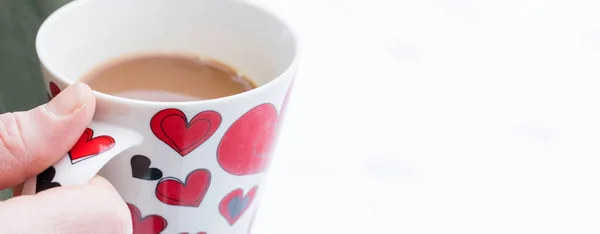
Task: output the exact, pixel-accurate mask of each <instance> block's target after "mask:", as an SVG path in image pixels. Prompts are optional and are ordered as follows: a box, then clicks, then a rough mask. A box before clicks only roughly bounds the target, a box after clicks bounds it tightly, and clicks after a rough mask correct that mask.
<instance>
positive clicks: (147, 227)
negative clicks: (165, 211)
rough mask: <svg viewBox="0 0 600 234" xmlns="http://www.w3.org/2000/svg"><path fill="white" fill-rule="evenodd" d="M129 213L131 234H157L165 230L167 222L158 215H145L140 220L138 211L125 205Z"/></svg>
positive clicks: (140, 213) (140, 215) (129, 205)
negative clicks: (131, 227) (131, 225)
mask: <svg viewBox="0 0 600 234" xmlns="http://www.w3.org/2000/svg"><path fill="white" fill-rule="evenodd" d="M127 206H128V207H129V212H131V222H132V223H133V234H159V233H160V232H162V231H164V230H165V229H166V228H167V220H166V219H165V218H163V217H161V216H159V215H147V216H146V217H144V218H142V212H140V209H138V208H137V207H135V206H134V205H132V204H129V203H127Z"/></svg>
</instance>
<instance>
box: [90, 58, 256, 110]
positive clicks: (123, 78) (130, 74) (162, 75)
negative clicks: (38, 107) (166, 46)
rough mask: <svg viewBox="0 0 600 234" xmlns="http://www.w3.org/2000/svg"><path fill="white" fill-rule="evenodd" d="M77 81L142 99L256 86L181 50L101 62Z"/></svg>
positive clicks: (220, 93)
mask: <svg viewBox="0 0 600 234" xmlns="http://www.w3.org/2000/svg"><path fill="white" fill-rule="evenodd" d="M80 81H82V82H84V83H87V84H88V85H89V86H90V87H91V88H92V89H93V90H96V91H98V92H102V93H106V94H110V95H114V96H120V97H125V98H131V99H137V100H145V101H162V102H176V101H195V100H207V99H215V98H220V97H226V96H231V95H235V94H238V93H242V92H245V91H248V90H251V89H253V88H255V87H256V85H255V83H254V82H253V81H252V80H250V79H249V78H247V77H245V76H243V75H240V74H239V73H238V72H237V71H236V70H235V69H233V68H231V67H230V66H227V65H225V64H223V63H220V62H218V61H215V60H212V59H206V58H200V57H199V56H193V55H185V54H140V55H132V56H126V57H122V58H118V59H114V60H111V61H108V62H106V63H103V64H101V65H99V66H97V67H96V68H94V69H93V70H92V71H91V72H89V73H88V74H87V75H85V76H83V77H82V78H81V79H80Z"/></svg>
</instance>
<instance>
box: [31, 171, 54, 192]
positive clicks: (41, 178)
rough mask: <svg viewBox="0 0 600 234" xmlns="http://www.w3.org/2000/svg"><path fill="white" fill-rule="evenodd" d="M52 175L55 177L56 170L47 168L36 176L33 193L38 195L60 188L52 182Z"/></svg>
mask: <svg viewBox="0 0 600 234" xmlns="http://www.w3.org/2000/svg"><path fill="white" fill-rule="evenodd" d="M54 175H56V170H55V169H54V167H49V168H48V169H46V170H45V171H44V172H42V173H40V174H39V175H37V177H36V182H35V193H39V192H41V191H44V190H46V189H51V188H54V187H60V183H58V182H52V180H53V179H54Z"/></svg>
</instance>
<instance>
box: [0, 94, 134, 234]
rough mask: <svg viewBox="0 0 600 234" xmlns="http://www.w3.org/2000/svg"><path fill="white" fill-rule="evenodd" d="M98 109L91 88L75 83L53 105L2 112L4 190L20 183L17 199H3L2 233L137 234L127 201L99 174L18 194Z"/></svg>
mask: <svg viewBox="0 0 600 234" xmlns="http://www.w3.org/2000/svg"><path fill="white" fill-rule="evenodd" d="M95 107H96V101H95V98H94V95H93V93H92V91H91V89H90V88H89V87H88V86H87V85H85V84H82V83H76V84H74V85H71V86H70V87H68V88H67V89H65V90H63V91H62V92H61V93H60V94H59V95H57V96H56V97H55V98H53V99H52V101H50V102H49V103H48V104H45V105H41V106H39V107H37V108H35V109H32V110H29V111H24V112H14V113H6V114H2V115H0V189H4V188H10V187H16V188H15V192H14V193H15V196H16V197H13V198H11V199H8V200H6V201H4V202H0V232H2V233H23V234H29V233H32V234H33V233H36V234H71V233H73V234H81V233H86V234H94V233H98V234H106V233H111V234H121V233H132V232H133V230H132V226H131V225H132V224H131V216H130V213H129V209H128V208H127V205H126V204H125V202H123V200H122V199H121V197H120V196H119V194H118V193H117V191H116V190H115V189H114V188H113V186H112V185H111V184H110V183H109V182H108V181H107V180H105V179H104V178H102V177H99V176H96V177H95V178H94V179H92V181H91V182H90V183H88V184H87V185H81V186H63V187H56V188H52V189H49V190H46V191H43V192H40V193H38V194H36V195H23V196H19V195H20V190H21V188H22V183H23V182H24V181H25V179H26V178H29V177H33V176H36V175H37V174H39V173H41V172H42V171H44V170H45V169H46V168H48V167H50V166H51V165H52V164H54V163H55V162H57V161H58V160H59V159H60V158H61V157H63V156H64V155H66V153H67V152H68V151H69V149H70V147H71V146H73V145H74V144H75V142H76V141H77V140H78V139H79V137H80V136H81V134H82V133H83V131H84V130H85V128H86V126H87V125H88V124H89V122H90V121H91V119H92V116H93V114H94V109H95Z"/></svg>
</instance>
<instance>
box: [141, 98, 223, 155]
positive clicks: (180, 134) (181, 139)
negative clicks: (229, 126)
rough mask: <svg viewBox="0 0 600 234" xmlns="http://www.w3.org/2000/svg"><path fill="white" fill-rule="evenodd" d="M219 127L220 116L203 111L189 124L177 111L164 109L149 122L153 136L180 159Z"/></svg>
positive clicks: (179, 111)
mask: <svg viewBox="0 0 600 234" xmlns="http://www.w3.org/2000/svg"><path fill="white" fill-rule="evenodd" d="M219 125H221V114H219V113H218V112H216V111H203V112H200V113H198V114H196V115H195V116H194V117H193V118H192V119H191V120H190V121H189V122H188V120H187V117H186V115H185V114H184V113H183V112H182V111H181V110H179V109H174V108H170V109H164V110H162V111H159V112H158V113H156V114H155V115H154V116H153V117H152V119H151V120H150V128H151V129H152V132H153V133H154V135H155V136H156V137H157V138H158V139H160V140H161V141H162V142H164V143H165V144H167V145H168V146H170V147H171V148H172V149H173V150H175V151H176V152H177V153H178V154H179V155H181V156H182V157H184V156H186V155H187V154H189V153H190V152H192V151H193V150H195V149H196V148H198V146H200V145H202V143H204V142H205V141H206V140H208V139H209V138H210V137H211V136H212V135H213V134H214V133H215V132H216V131H217V129H218V128H219Z"/></svg>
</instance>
